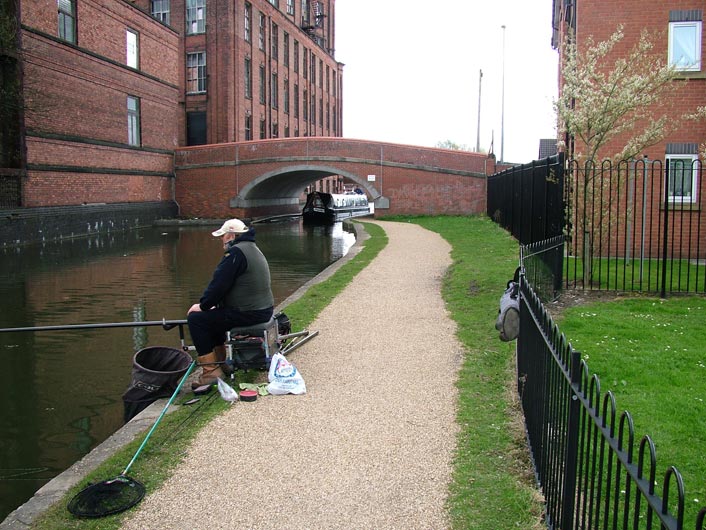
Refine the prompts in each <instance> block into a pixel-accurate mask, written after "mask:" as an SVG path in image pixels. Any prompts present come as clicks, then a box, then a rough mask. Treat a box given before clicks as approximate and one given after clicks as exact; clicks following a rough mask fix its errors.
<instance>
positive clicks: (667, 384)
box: [558, 296, 706, 528]
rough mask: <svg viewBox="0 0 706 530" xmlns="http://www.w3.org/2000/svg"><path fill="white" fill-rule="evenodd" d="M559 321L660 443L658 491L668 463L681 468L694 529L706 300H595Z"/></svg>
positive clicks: (702, 459) (704, 434)
mask: <svg viewBox="0 0 706 530" xmlns="http://www.w3.org/2000/svg"><path fill="white" fill-rule="evenodd" d="M558 324H559V327H560V329H561V331H562V332H563V333H564V334H565V335H566V337H567V338H568V339H569V341H570V342H571V344H572V346H573V347H574V348H575V349H577V350H579V351H581V353H582V355H583V358H584V359H585V360H586V362H587V363H588V367H589V369H590V372H591V373H595V374H597V375H598V376H599V378H600V381H601V390H602V392H603V393H605V392H606V391H608V390H611V391H612V392H613V393H614V394H615V398H616V403H617V406H618V411H619V412H622V411H623V410H628V411H629V412H630V414H631V415H632V417H633V420H634V424H635V435H636V438H637V440H639V439H640V438H642V437H643V436H644V435H646V434H648V435H650V437H651V438H652V440H653V441H654V443H655V447H656V449H657V468H656V469H657V483H658V484H657V488H658V490H661V486H662V482H663V477H664V473H665V472H666V471H667V469H668V467H669V466H675V467H676V468H677V469H678V470H679V471H680V472H681V474H682V476H683V479H684V486H685V491H686V504H685V511H686V520H685V525H684V528H693V527H694V519H695V517H696V513H697V512H698V510H699V509H700V508H701V507H703V506H706V478H705V477H706V421H704V418H706V298H704V297H701V296H689V297H685V296H674V297H671V298H669V299H666V300H663V299H659V298H652V297H645V296H629V297H625V298H622V299H617V300H615V301H609V302H594V303H591V304H587V305H583V306H579V307H573V308H570V309H566V310H565V311H564V312H563V313H562V315H561V317H560V320H558ZM686 523H688V524H686Z"/></svg>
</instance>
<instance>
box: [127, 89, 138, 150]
mask: <svg viewBox="0 0 706 530" xmlns="http://www.w3.org/2000/svg"><path fill="white" fill-rule="evenodd" d="M131 103H134V105H133V106H131ZM133 107H134V108H133ZM140 114H141V112H140V98H139V97H137V96H130V95H128V96H127V143H128V145H130V146H133V147H141V146H142V134H141V127H142V123H141V117H140Z"/></svg>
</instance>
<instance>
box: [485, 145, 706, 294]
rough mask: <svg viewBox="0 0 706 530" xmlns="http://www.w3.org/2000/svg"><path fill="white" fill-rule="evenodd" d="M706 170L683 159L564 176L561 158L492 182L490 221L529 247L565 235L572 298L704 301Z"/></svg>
mask: <svg viewBox="0 0 706 530" xmlns="http://www.w3.org/2000/svg"><path fill="white" fill-rule="evenodd" d="M702 170H703V167H702V164H701V162H700V161H699V160H698V159H697V158H694V159H693V160H692V159H690V158H689V157H688V156H685V155H668V157H667V159H666V161H665V162H663V161H660V160H656V161H649V160H637V161H628V162H622V163H620V164H618V165H612V164H611V163H610V162H603V163H601V164H594V163H591V162H589V163H584V164H580V163H578V162H577V161H569V162H567V163H566V168H565V167H564V160H563V157H562V156H561V155H557V156H553V157H550V158H546V159H544V160H538V161H535V162H532V163H531V164H525V165H522V166H517V167H513V168H510V169H507V170H505V171H502V172H500V173H497V174H495V175H493V176H491V177H489V178H488V197H487V205H488V206H487V213H488V216H489V217H490V218H491V219H493V220H495V221H496V222H497V223H498V224H500V225H501V226H503V227H504V228H505V229H507V230H508V231H509V232H510V233H511V234H512V235H513V236H514V237H515V238H516V239H517V240H518V241H519V242H520V243H521V244H524V245H530V244H533V243H537V242H540V241H547V240H549V239H551V238H554V237H558V236H560V235H564V236H565V240H564V241H565V245H564V247H563V250H564V253H563V255H562V259H563V261H562V263H561V265H560V267H561V268H562V269H563V272H561V273H559V272H553V274H554V276H555V277H561V281H563V287H564V288H566V289H582V290H611V291H639V292H648V293H658V294H659V295H660V296H662V297H666V295H667V294H668V293H706V215H705V214H704V211H703V210H704V208H706V199H704V193H706V185H705V184H704V178H703V177H704V175H703V171H702ZM553 259H554V258H553V257H552V260H553ZM546 265H547V266H548V267H553V266H556V265H557V262H556V261H552V262H551V263H546ZM535 287H537V286H536V285H535ZM559 288H560V287H557V288H556V289H557V290H558V289H559Z"/></svg>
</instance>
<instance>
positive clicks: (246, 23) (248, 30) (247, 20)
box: [243, 2, 252, 43]
mask: <svg viewBox="0 0 706 530" xmlns="http://www.w3.org/2000/svg"><path fill="white" fill-rule="evenodd" d="M243 28H244V31H245V42H249V43H252V4H251V3H250V2H245V12H244V14H243Z"/></svg>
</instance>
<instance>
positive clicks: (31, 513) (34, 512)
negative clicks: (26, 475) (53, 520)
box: [0, 221, 368, 530]
mask: <svg viewBox="0 0 706 530" xmlns="http://www.w3.org/2000/svg"><path fill="white" fill-rule="evenodd" d="M205 223H208V222H205ZM211 223H212V221H211ZM350 226H351V227H352V228H353V229H354V230H355V243H354V244H353V246H352V247H351V248H350V249H349V250H348V252H347V253H346V255H345V256H343V257H342V258H340V259H338V260H337V261H336V262H334V263H333V264H331V265H330V266H329V267H327V268H326V269H325V270H323V271H322V272H321V273H319V274H318V275H317V276H315V277H314V278H312V279H311V280H309V281H308V282H306V283H305V284H304V285H302V286H301V287H299V288H298V289H297V290H296V291H294V293H292V294H291V295H290V296H288V297H287V298H286V299H285V300H284V301H283V302H281V303H280V304H279V305H278V306H277V308H276V311H280V310H283V309H284V308H286V307H287V306H288V305H289V304H291V303H292V302H294V301H295V300H297V299H299V298H300V297H301V296H303V294H305V293H306V291H307V290H308V289H309V288H310V287H311V286H312V285H315V284H317V283H321V282H323V281H325V280H327V279H328V278H329V277H330V276H331V275H332V274H334V273H335V272H336V271H337V270H338V269H339V268H340V267H341V266H343V265H344V264H345V263H347V262H348V261H350V260H351V259H353V258H354V257H355V256H356V255H357V254H358V252H359V251H360V250H361V249H362V243H363V242H364V241H365V240H366V239H367V238H368V235H367V233H366V232H365V230H364V229H363V227H362V225H361V224H358V223H351V224H350ZM193 377H196V376H192V378H193ZM184 388H190V381H189V382H187V383H186V384H185V385H184ZM183 393H188V391H186V390H185V391H184V392H183ZM165 404H166V400H159V401H157V402H155V403H153V404H152V405H151V406H150V407H148V408H147V409H145V410H144V411H143V412H142V413H140V414H139V415H138V416H136V417H135V418H133V419H132V420H131V421H130V422H129V423H127V424H126V425H124V426H123V427H122V428H120V429H119V430H118V431H117V432H115V434H113V435H112V436H110V437H109V438H108V439H107V440H105V441H104V442H103V443H101V444H100V445H99V446H97V447H96V448H94V449H93V450H92V451H91V452H90V453H89V454H87V455H86V456H84V457H83V458H82V459H81V460H79V461H78V462H76V463H75V464H74V465H72V466H71V467H70V468H69V469H67V470H66V471H64V472H62V473H61V474H59V475H58V476H56V477H54V478H53V479H52V480H51V481H49V482H48V483H47V484H45V485H44V486H43V487H42V488H40V489H39V490H37V492H36V493H35V494H34V496H33V497H32V498H31V499H30V500H29V501H27V502H26V503H24V504H23V505H22V506H20V507H18V508H17V509H16V510H14V511H13V512H12V513H10V514H9V515H8V516H7V517H6V518H5V520H4V521H3V522H2V523H0V530H18V529H26V528H28V527H29V526H31V524H32V522H33V521H34V520H35V519H36V518H37V517H38V516H40V515H41V514H42V513H44V512H45V511H46V510H47V509H48V508H49V507H50V506H51V505H53V504H54V503H56V502H58V501H60V500H61V499H62V498H63V496H64V495H65V494H66V492H67V491H68V490H69V489H70V488H71V487H73V486H74V485H75V484H77V483H78V482H80V481H81V480H82V479H83V478H84V477H85V476H86V475H88V474H89V473H90V472H91V471H93V470H94V469H96V468H97V467H98V466H99V465H101V464H102V463H103V462H104V461H105V460H106V459H107V458H109V457H110V456H111V455H113V454H114V453H115V452H116V451H117V450H119V449H121V448H122V447H124V446H125V445H126V444H128V443H130V442H131V441H133V440H134V439H135V438H137V437H138V436H140V435H143V434H144V433H145V432H146V429H148V428H149V427H150V426H151V425H152V424H153V423H154V421H155V420H156V418H157V417H158V416H159V414H160V413H161V412H162V410H163V408H164V406H165ZM175 408H176V405H173V406H172V407H171V409H172V410H173V409H175Z"/></svg>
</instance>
